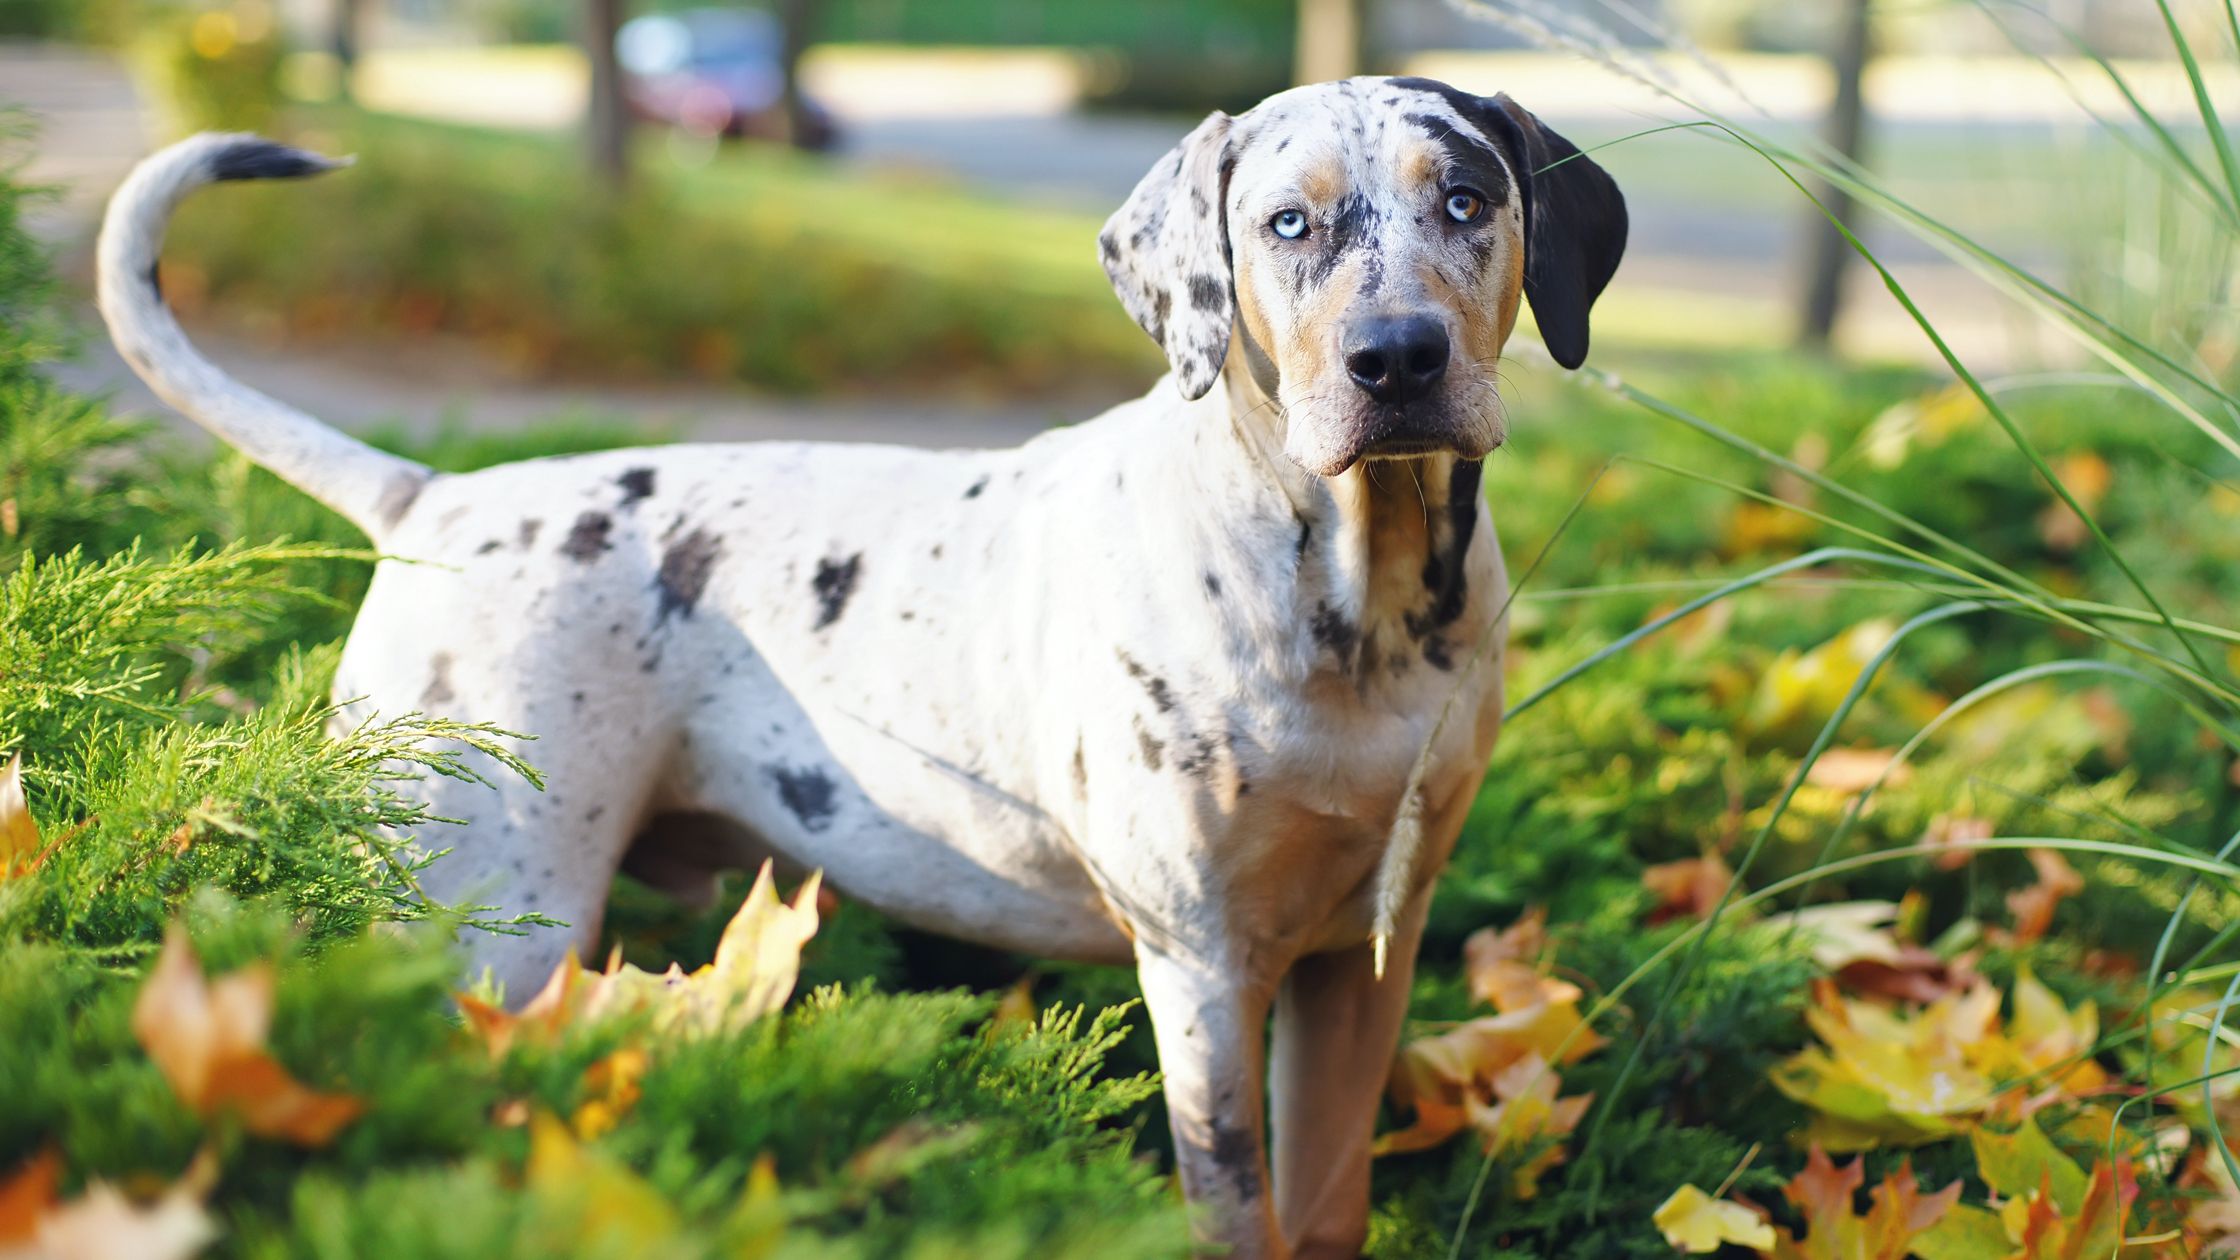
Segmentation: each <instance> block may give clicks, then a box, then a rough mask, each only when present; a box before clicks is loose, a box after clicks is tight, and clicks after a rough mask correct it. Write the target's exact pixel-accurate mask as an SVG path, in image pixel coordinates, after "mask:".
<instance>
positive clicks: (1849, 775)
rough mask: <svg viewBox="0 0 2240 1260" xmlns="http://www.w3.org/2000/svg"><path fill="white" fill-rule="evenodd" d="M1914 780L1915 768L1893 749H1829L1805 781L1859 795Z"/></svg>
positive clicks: (1814, 762) (1818, 760) (1815, 763)
mask: <svg viewBox="0 0 2240 1260" xmlns="http://www.w3.org/2000/svg"><path fill="white" fill-rule="evenodd" d="M1912 779H1913V767H1912V766H1910V765H1907V764H1906V763H1904V762H1902V761H1899V760H1898V753H1897V750H1896V749H1892V748H1828V749H1823V750H1822V751H1821V753H1820V755H1819V757H1817V758H1815V759H1814V760H1813V763H1812V769H1811V770H1809V771H1807V772H1806V773H1805V776H1804V781H1805V782H1807V783H1809V784H1811V785H1812V786H1814V787H1820V788H1826V789H1828V790H1829V791H1831V792H1837V793H1841V794H1842V795H1845V796H1857V795H1858V794H1859V793H1861V792H1864V791H1866V790H1867V789H1868V788H1871V787H1874V786H1875V785H1876V784H1878V783H1879V784H1881V785H1883V786H1885V787H1901V786H1903V785H1905V784H1906V783H1909V782H1911V781H1912Z"/></svg>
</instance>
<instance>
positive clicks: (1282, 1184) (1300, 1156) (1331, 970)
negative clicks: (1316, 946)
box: [1269, 889, 1431, 1260]
mask: <svg viewBox="0 0 2240 1260" xmlns="http://www.w3.org/2000/svg"><path fill="white" fill-rule="evenodd" d="M1430 900H1431V895H1430V891H1429V890H1428V889H1426V890H1425V891H1424V892H1423V893H1422V894H1420V895H1418V896H1417V898H1416V900H1415V903H1414V904H1412V905H1411V906H1409V908H1408V910H1407V912H1406V913H1405V914H1404V915H1403V916H1402V917H1401V920H1400V922H1399V923H1398V924H1396V925H1395V927H1396V929H1397V930H1396V931H1395V932H1394V933H1393V938H1392V942H1391V950H1390V953H1389V955H1388V957H1387V958H1386V960H1385V972H1384V978H1383V979H1381V980H1380V979H1378V978H1377V976H1376V970H1375V962H1374V958H1373V955H1372V953H1371V950H1370V946H1369V945H1368V943H1367V942H1363V943H1362V944H1360V945H1356V946H1353V947H1351V948H1349V949H1343V950H1337V951H1334V952H1332V953H1327V954H1309V955H1307V956H1306V957H1304V958H1301V959H1300V960H1299V961H1298V962H1296V963H1294V964H1292V967H1291V972H1290V974H1289V975H1287V976H1285V977H1284V980H1283V987H1282V989H1281V990H1280V991H1279V993H1278V994H1277V997H1276V1004H1275V1014H1276V1018H1275V1063H1274V1070H1273V1071H1272V1072H1271V1073H1270V1074H1269V1076H1270V1085H1271V1087H1272V1088H1271V1091H1270V1092H1271V1094H1272V1097H1273V1106H1274V1109H1275V1178H1276V1210H1277V1212H1278V1214H1279V1215H1280V1217H1281V1220H1282V1225H1283V1232H1284V1236H1285V1237H1286V1238H1287V1239H1288V1240H1289V1241H1290V1245H1291V1247H1292V1248H1293V1251H1294V1254H1296V1255H1297V1256H1298V1257H1299V1260H1308V1258H1309V1257H1314V1258H1316V1260H1327V1258H1330V1257H1343V1258H1344V1260H1353V1257H1355V1256H1358V1255H1360V1254H1361V1246H1362V1243H1363V1242H1364V1241H1365V1240H1366V1239H1367V1238H1368V1235H1369V1146H1370V1139H1371V1136H1372V1130H1373V1129H1374V1127H1375V1125H1376V1121H1377V1097H1378V1095H1379V1094H1381V1093H1383V1091H1384V1086H1385V1081H1386V1078H1387V1077H1388V1076H1389V1075H1390V1074H1391V1070H1392V1055H1393V1049H1394V1047H1395V1045H1396V1044H1397V1043H1398V1041H1399V1038H1400V1025H1401V1022H1402V1020H1403V1019H1404V1018H1405V1017H1406V1015H1407V1012H1408V990H1409V988H1410V985H1411V982H1412V981H1413V980H1414V978H1415V964H1416V947H1417V945H1418V943H1419V942H1420V941H1421V940H1422V937H1423V916H1424V911H1425V909H1426V907H1427V906H1428V905H1429V904H1430Z"/></svg>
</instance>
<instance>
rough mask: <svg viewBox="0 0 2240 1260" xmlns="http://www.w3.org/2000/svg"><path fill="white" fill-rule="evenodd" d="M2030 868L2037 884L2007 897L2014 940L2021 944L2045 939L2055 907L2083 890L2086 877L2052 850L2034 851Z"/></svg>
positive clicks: (2011, 893)
mask: <svg viewBox="0 0 2240 1260" xmlns="http://www.w3.org/2000/svg"><path fill="white" fill-rule="evenodd" d="M2029 852H2030V865H2031V867H2032V868H2034V869H2035V870H2036V871H2037V874H2038V879H2037V882H2036V883H2033V884H2031V885H2030V886H2029V887H2027V888H2018V889H2016V890H2015V891H2013V892H2010V893H2008V894H2007V910H2008V912H2009V913H2011V914H2013V915H2014V939H2015V940H2016V941H2017V942H2018V943H2021V944H2028V943H2030V942H2032V941H2036V940H2039V939H2041V938H2043V937H2044V936H2045V934H2046V930H2047V929H2048V928H2050V927H2052V926H2053V911H2054V907H2055V906H2058V905H2059V904H2061V899H2062V898H2063V897H2069V896H2073V895H2075V894H2077V893H2080V892H2083V891H2084V877H2083V876H2082V875H2079V874H2077V872H2076V870H2075V869H2074V868H2072V867H2071V866H2070V865H2069V863H2068V862H2067V861H2066V860H2065V859H2063V858H2062V856H2061V854H2060V853H2059V852H2057V851H2055V850H2053V849H2032V850H2030V851H2029Z"/></svg>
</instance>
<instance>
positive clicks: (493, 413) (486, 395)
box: [49, 311, 1118, 447]
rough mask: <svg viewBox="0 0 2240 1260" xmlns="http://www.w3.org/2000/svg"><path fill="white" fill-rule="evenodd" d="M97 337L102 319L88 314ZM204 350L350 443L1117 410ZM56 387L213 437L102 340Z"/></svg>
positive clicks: (825, 435) (678, 434) (889, 428)
mask: <svg viewBox="0 0 2240 1260" xmlns="http://www.w3.org/2000/svg"><path fill="white" fill-rule="evenodd" d="M85 318H86V327H88V328H93V329H97V328H98V327H99V323H98V317H96V316H95V315H94V314H93V313H92V312H91V311H87V312H86V313H85ZM196 343H197V344H198V345H199V346H201V348H202V349H203V351H204V353H205V354H207V355H208V356H209V357H210V358H211V359H212V360H214V361H216V362H217V363H219V364H220V365H221V366H223V367H224V368H225V369H226V370H227V371H229V372H231V373H233V374H234V375H235V376H237V377H239V378H240V379H241V380H243V381H245V382H247V383H248V384H250V385H253V386H255V387H256V388H257V389H259V390H262V391H263V392H265V393H267V394H270V395H272V396H273V397H275V398H281V399H285V400H287V401H288V402H289V403H291V404H293V405H295V406H297V407H301V408H303V409H304V410H305V411H308V412H310V413H311V414H313V415H315V416H318V417H319V418H320V419H322V420H325V421H327V422H329V423H331V424H334V425H337V426H339V427H341V428H343V429H347V430H357V431H363V430H367V429H373V428H382V429H392V430H393V429H399V428H401V429H403V430H404V431H406V432H408V433H414V434H423V435H424V434H428V433H433V432H435V431H437V430H439V429H440V428H442V427H443V426H444V425H445V424H447V423H458V424H464V423H467V422H468V421H470V420H471V422H472V424H473V426H474V428H476V429H477V430H483V431H488V430H506V429H520V428H527V427H530V426H533V425H535V424H537V423H539V422H542V421H549V420H551V419H553V418H555V417H561V416H569V417H584V418H587V419H596V420H618V421H622V422H625V423H630V424H635V425H639V426H642V428H643V430H644V432H645V435H646V438H647V440H648V441H655V440H662V441H667V440H683V439H692V440H699V441H725V442H728V441H750V440H757V439H766V438H773V439H775V438H784V439H798V438H811V439H816V440H819V441H832V442H890V443H900V444H903V445H908V446H935V447H1000V446H1015V445H1017V444H1018V443H1020V442H1023V441H1025V440H1027V439H1028V438H1030V437H1033V436H1034V435H1035V434H1036V433H1039V432H1041V431H1042V430H1043V429H1046V428H1048V427H1050V426H1051V425H1053V424H1066V423H1071V422H1074V421H1078V420H1085V419H1088V418H1089V417H1090V416H1092V415H1095V414H1096V413H1097V412H1098V411H1099V410H1101V409H1102V408H1103V407H1105V406H1109V405H1110V404H1111V403H1113V402H1116V401H1118V399H1117V398H1111V397H1101V396H1084V397H1081V398H1077V399H1066V400H1057V401H1049V402H1041V403H1033V404H1022V403H1018V402H978V401H973V400H963V401H958V400H951V399H935V400H910V399H883V398H846V397H840V398H832V397H824V398H816V399H795V398H771V397H764V396H760V395H755V394H749V393H746V392H743V391H740V390H732V389H713V388H692V387H681V386H645V387H628V386H578V385H567V384H551V383H545V382H525V381H508V380H505V379H503V378H502V377H499V376H496V375H494V374H493V373H492V371H491V368H490V365H489V363H488V361H487V360H485V359H484V358H482V357H481V356H479V355H477V354H475V353H474V352H472V351H471V350H467V349H464V348H456V347H446V346H441V345H423V346H416V347H414V348H413V349H412V350H411V351H410V352H409V354H408V356H407V364H406V366H402V367H400V364H399V362H398V359H397V357H396V356H394V355H374V354H370V353H361V354H350V353H342V352H333V351H329V352H322V353H320V354H317V355H305V354H302V353H299V352H295V351H288V350H277V349H272V348H269V347H260V346H257V345H255V344H253V343H250V342H246V341H242V340H240V339H237V338H226V337H220V336H213V335H209V334H207V333H203V334H198V335H197V337H196ZM49 374H50V375H51V376H53V377H55V378H56V379H57V380H59V381H61V382H62V383H63V384H65V385H67V386H69V387H70V388H72V389H76V390H80V391H84V392H89V393H102V392H109V393H112V396H113V398H114V401H115V404H116V406H117V408H118V410H120V411H121V412H123V413H126V414H145V415H152V416H158V417H161V418H163V419H165V420H166V421H168V422H169V423H170V424H171V425H172V426H173V427H174V428H176V429H177V430H178V431H180V432H181V433H183V434H186V435H188V437H189V439H190V440H193V441H202V440H207V439H205V438H204V437H203V435H202V431H201V430H200V429H197V428H195V427H194V426H192V425H190V424H188V423H187V422H186V421H185V420H183V419H180V418H179V417H177V416H176V415H174V414H173V413H172V412H170V411H169V410H168V409H167V408H165V407H164V406H163V405H162V403H161V402H160V401H158V400H157V399H156V397H155V396H154V395H153V394H151V393H150V392H148V389H147V387H146V386H143V385H142V384H140V382H139V380H138V379H137V378H135V377H134V376H133V375H132V373H131V371H130V370H129V369H128V368H127V367H126V366H125V364H124V361H123V360H121V359H119V358H118V357H117V355H116V351H115V350H114V349H113V348H111V346H110V345H109V342H108V339H107V338H105V337H98V336H95V337H89V338H88V339H87V345H86V346H85V349H84V352H83V354H82V355H81V357H80V358H79V359H78V360H76V361H74V362H69V363H60V364H55V365H53V366H52V367H51V368H50V369H49Z"/></svg>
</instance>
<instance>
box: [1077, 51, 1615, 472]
mask: <svg viewBox="0 0 2240 1260" xmlns="http://www.w3.org/2000/svg"><path fill="white" fill-rule="evenodd" d="M1625 241H1626V207H1625V199H1624V198H1623V197H1621V196H1620V195H1619V193H1618V186H1617V185H1616V184H1615V183H1613V182H1611V179H1610V177H1609V175H1607V174H1605V173H1604V172H1603V170H1602V168H1601V167H1599V166H1596V165H1595V164H1594V163H1593V162H1592V161H1590V160H1589V159H1587V158H1585V157H1582V156H1580V154H1579V150H1578V149H1577V148H1576V147H1574V146H1573V145H1572V144H1571V142H1570V141H1568V140H1565V139H1564V138H1563V137H1562V136H1559V135H1557V134H1556V133H1555V132H1553V131H1550V130H1549V129H1548V128H1546V127H1544V126H1542V125H1541V124H1540V120H1539V119H1537V118H1535V117H1533V116H1532V115H1531V114H1530V113H1529V112H1527V111H1526V110H1525V109H1524V108H1523V107H1522V106H1520V105H1518V104H1517V103H1516V102H1515V101H1512V100H1510V99H1509V98H1508V97H1507V96H1494V97H1477V96H1471V95H1469V94H1467V93H1465V92H1460V91H1457V90H1456V89H1454V88H1451V87H1448V86H1447V85H1446V84H1443V83H1435V82H1432V81H1431V80H1428V79H1382V78H1361V79H1346V80H1343V81H1340V82H1337V83H1320V84H1315V85H1313V86H1310V87H1302V88H1294V89H1292V90H1291V91H1288V92H1284V93H1281V94H1279V95H1276V96H1272V97H1269V98H1268V99H1267V100H1265V101H1263V102H1261V103H1260V104H1259V105H1257V106H1255V107H1254V108H1253V109H1252V110H1250V111H1249V112H1247V113H1244V114H1242V115H1239V116H1237V117H1233V118H1232V117H1230V116H1229V115H1227V114H1220V113H1216V114H1213V115H1212V116H1210V117H1208V118H1207V119H1206V120H1205V121H1204V122H1203V123H1200V124H1199V125H1198V127H1197V129H1196V130H1194V131H1192V132H1191V133H1190V134H1189V135H1188V136H1186V137H1184V139H1183V141H1182V143H1181V144H1180V145H1177V146H1176V147H1175V149H1174V151H1173V152H1171V153H1169V154H1167V155H1166V157H1164V158H1163V159H1161V160H1160V162H1159V164H1158V165H1157V166H1156V167H1154V168H1152V171H1151V173H1150V174H1148V175H1146V176H1144V178H1143V182H1142V183H1140V184H1138V185H1136V190H1135V192H1134V193H1132V194H1130V196H1129V197H1128V200H1127V203H1126V204H1125V205H1123V206H1121V207H1120V210H1119V212H1118V213H1116V214H1114V215H1113V216H1112V219H1111V220H1110V221H1109V222H1107V223H1106V224H1105V228H1104V233H1103V235H1102V236H1101V237H1099V239H1098V246H1099V249H1100V251H1101V253H1102V256H1103V259H1104V266H1105V271H1106V272H1107V273H1108V274H1110V275H1111V277H1112V283H1113V287H1114V288H1115V289H1117V290H1118V291H1119V294H1120V301H1121V304H1122V305H1124V306H1126V307H1127V309H1128V313H1129V314H1130V315H1132V316H1134V317H1135V320H1136V322H1137V323H1139V324H1141V325H1143V327H1144V330H1145V331H1147V332H1149V333H1150V334H1151V336H1152V339H1153V340H1155V341H1157V342H1158V343H1159V344H1160V346H1161V347H1163V348H1164V349H1165V350H1166V352H1167V358H1168V361H1169V362H1170V363H1172V364H1173V367H1174V375H1175V383H1176V385H1177V386H1178V387H1179V388H1180V389H1181V390H1182V392H1183V394H1184V396H1186V397H1189V398H1198V397H1200V396H1202V395H1204V394H1205V392H1206V391H1207V390H1209V389H1211V388H1212V387H1213V384H1214V382H1215V381H1216V380H1217V379H1219V377H1220V375H1221V370H1222V366H1223V364H1224V363H1227V362H1229V360H1230V358H1231V355H1230V343H1231V341H1232V339H1234V340H1235V341H1236V342H1237V343H1238V344H1239V346H1240V347H1241V351H1242V357H1243V358H1244V359H1245V360H1246V362H1245V363H1244V364H1243V365H1241V366H1243V367H1244V368H1245V369H1246V370H1248V371H1250V372H1251V373H1252V375H1253V377H1254V379H1255V380H1256V381H1258V383H1259V384H1260V386H1261V387H1262V388H1264V389H1265V390H1267V392H1268V393H1269V394H1271V395H1272V396H1273V397H1274V398H1275V399H1276V401H1277V403H1278V404H1279V406H1280V409H1281V414H1282V416H1283V417H1284V419H1283V423H1284V451H1285V453H1286V454H1288V455H1289V456H1290V457H1291V459H1292V460H1293V462H1295V463H1297V464H1298V465H1299V466H1300V467H1301V468H1304V469H1306V470H1307V471H1309V472H1313V473H1317V474H1319V475H1322V476H1335V475H1337V474H1339V473H1341V472H1344V471H1345V470H1346V469H1348V468H1351V467H1352V466H1353V465H1354V464H1355V463H1357V462H1358V461H1360V460H1363V459H1378V458H1404V457H1408V456H1415V455H1424V454H1430V453H1434V452H1451V453H1453V454H1456V455H1460V456H1462V457H1464V458H1466V459H1478V458H1482V457H1483V456H1484V455H1485V454H1486V453H1487V452H1489V451H1491V450H1492V449H1493V448H1494V447H1496V446H1498V445H1500V443H1501V441H1502V440H1503V438H1504V437H1506V436H1507V434H1506V432H1505V422H1504V419H1503V416H1502V410H1501V399H1500V396H1499V394H1498V393H1497V392H1496V389H1495V384H1496V379H1495V368H1496V365H1497V364H1498V362H1499V359H1500V356H1501V348H1502V346H1503V344H1504V343H1506V342H1507V340H1508V338H1509V331H1510V328H1511V327H1512V326H1513V325H1514V324H1515V322H1516V317H1517V303H1518V301H1519V299H1520V298H1522V299H1523V300H1525V301H1528V302H1530V303H1531V304H1532V313H1533V317H1534V319H1535V320H1536V321H1537V322H1538V324H1539V326H1540V335H1541V338H1542V339H1543V340H1544V341H1545V342H1546V343H1547V346H1548V350H1549V352H1550V353H1551V354H1553V355H1554V356H1555V359H1556V361H1557V362H1559V363H1561V364H1563V365H1564V366H1565V367H1577V366H1579V364H1580V363H1581V362H1583V361H1584V360H1585V359H1586V355H1587V311H1588V308H1589V307H1591V306H1592V305H1593V304H1594V300H1595V298H1596V297H1597V296H1599V295H1600V294H1601V292H1602V289H1603V286H1604V285H1606V284H1608V283H1609V282H1610V277H1611V275H1612V273H1614V272H1615V271H1616V270H1617V268H1618V259H1619V256H1620V255H1621V254H1623V253H1624V251H1625Z"/></svg>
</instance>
